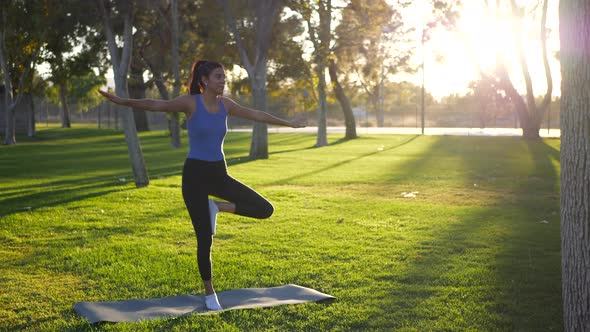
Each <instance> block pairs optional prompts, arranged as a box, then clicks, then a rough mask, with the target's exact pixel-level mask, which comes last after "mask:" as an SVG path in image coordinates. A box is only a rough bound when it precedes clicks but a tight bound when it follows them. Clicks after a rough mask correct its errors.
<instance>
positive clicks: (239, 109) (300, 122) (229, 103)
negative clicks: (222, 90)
mask: <svg viewBox="0 0 590 332" xmlns="http://www.w3.org/2000/svg"><path fill="white" fill-rule="evenodd" d="M222 101H223V104H224V105H225V107H226V108H227V110H228V112H229V114H230V115H233V116H237V117H240V118H243V119H248V120H254V121H257V122H264V123H268V124H274V125H279V126H285V127H293V128H303V127H305V122H306V120H305V118H304V117H302V116H300V117H296V118H295V119H293V120H285V119H281V118H278V117H276V116H274V115H272V114H270V113H267V112H263V111H257V110H254V109H251V108H247V107H244V106H242V105H240V104H238V103H236V102H235V101H233V100H231V99H230V98H227V97H222Z"/></svg>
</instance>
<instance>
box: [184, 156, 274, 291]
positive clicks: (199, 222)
mask: <svg viewBox="0 0 590 332" xmlns="http://www.w3.org/2000/svg"><path fill="white" fill-rule="evenodd" d="M209 195H211V196H215V197H219V198H221V199H224V200H226V201H228V202H231V203H234V204H235V205H236V211H235V214H237V215H240V216H246V217H252V218H258V219H264V218H268V217H270V216H271V215H272V213H273V212H274V208H273V206H272V204H270V202H269V201H267V200H266V199H265V198H264V197H262V196H261V195H260V194H259V193H257V192H256V191H254V190H253V189H252V188H250V187H248V186H246V185H244V184H242V183H241V182H239V181H238V180H236V179H234V178H232V177H231V176H229V174H228V173H227V167H226V165H225V161H224V160H221V161H203V160H197V159H187V160H186V161H185V163H184V169H183V171H182V197H183V198H184V203H185V204H186V208H187V209H188V213H189V215H190V217H191V220H192V222H193V227H194V229H195V233H196V235H197V263H198V265H199V272H200V273H201V278H202V279H203V280H211V245H212V244H213V238H212V232H213V231H212V229H211V222H210V220H211V219H210V217H209V202H208V198H209Z"/></svg>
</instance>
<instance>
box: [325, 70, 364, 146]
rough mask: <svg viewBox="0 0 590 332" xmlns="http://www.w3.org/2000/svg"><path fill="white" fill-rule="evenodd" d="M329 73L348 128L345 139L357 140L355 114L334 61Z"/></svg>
mask: <svg viewBox="0 0 590 332" xmlns="http://www.w3.org/2000/svg"><path fill="white" fill-rule="evenodd" d="M328 71H329V73H330V80H331V81H332V86H333V88H334V94H335V95H336V99H338V102H339V103H340V106H341V107H342V113H344V124H345V126H346V133H345V134H344V138H345V139H354V138H357V135H356V122H355V119H354V114H353V113H352V107H350V100H349V99H348V97H347V96H346V94H345V93H344V89H343V88H342V86H341V85H340V82H339V81H338V65H337V64H336V62H335V61H334V60H333V59H332V60H330V65H329V67H328Z"/></svg>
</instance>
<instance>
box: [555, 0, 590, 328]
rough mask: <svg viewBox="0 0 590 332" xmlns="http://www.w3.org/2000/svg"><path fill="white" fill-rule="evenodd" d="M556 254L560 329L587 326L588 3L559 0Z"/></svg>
mask: <svg viewBox="0 0 590 332" xmlns="http://www.w3.org/2000/svg"><path fill="white" fill-rule="evenodd" d="M559 30H560V40H561V50H560V60H561V77H562V81H561V257H562V263H561V267H562V284H563V321H564V325H565V329H564V330H565V331H571V332H574V331H590V94H588V90H589V88H588V87H589V86H590V59H589V58H588V51H590V40H589V39H588V36H590V3H589V2H588V1H584V0H561V1H560V3H559Z"/></svg>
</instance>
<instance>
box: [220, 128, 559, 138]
mask: <svg viewBox="0 0 590 332" xmlns="http://www.w3.org/2000/svg"><path fill="white" fill-rule="evenodd" d="M327 130H328V133H336V134H339V133H342V134H344V131H345V129H344V127H328V128H327ZM230 131H235V132H250V131H252V129H230ZM268 132H269V133H271V134H272V133H317V127H305V128H298V129H294V128H288V127H269V128H268ZM356 132H357V134H359V135H363V134H407V135H417V134H420V133H421V130H420V128H407V127H387V128H377V127H357V128H356ZM424 134H425V135H457V136H522V129H514V128H484V129H481V128H426V129H425V130H424ZM539 134H540V135H541V137H560V136H561V131H560V130H559V129H550V130H549V131H548V130H547V129H541V130H540V131H539Z"/></svg>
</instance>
